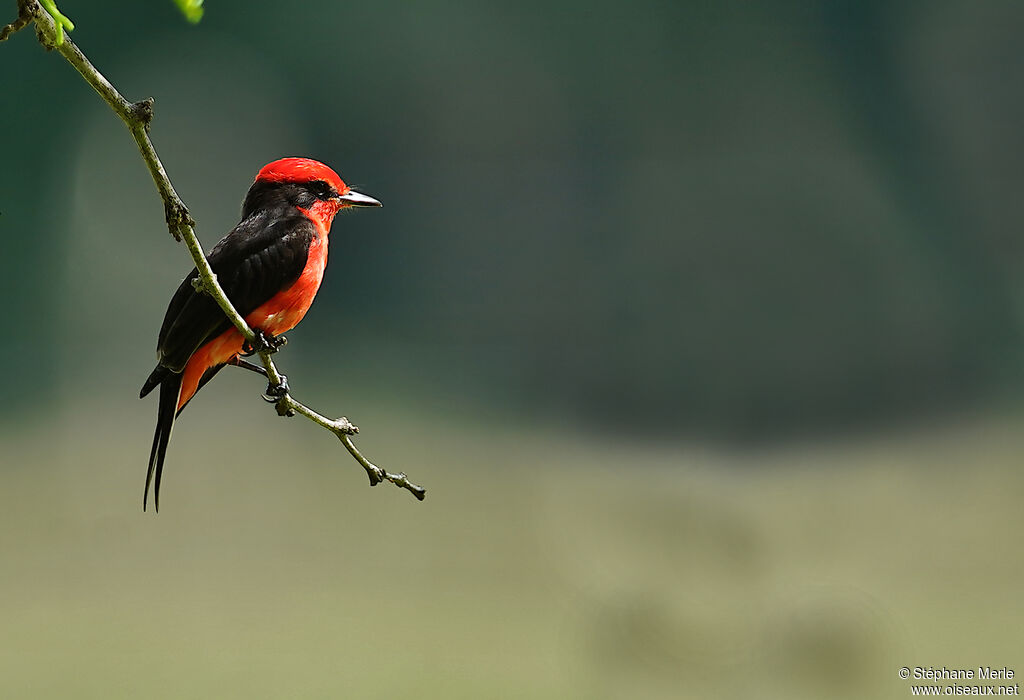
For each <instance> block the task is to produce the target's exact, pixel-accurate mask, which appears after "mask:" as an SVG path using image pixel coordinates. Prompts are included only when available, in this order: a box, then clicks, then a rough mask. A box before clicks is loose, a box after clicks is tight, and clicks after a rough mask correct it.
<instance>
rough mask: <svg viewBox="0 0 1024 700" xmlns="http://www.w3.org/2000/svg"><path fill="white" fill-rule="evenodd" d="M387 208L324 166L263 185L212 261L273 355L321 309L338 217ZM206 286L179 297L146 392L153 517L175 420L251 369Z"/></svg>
mask: <svg viewBox="0 0 1024 700" xmlns="http://www.w3.org/2000/svg"><path fill="white" fill-rule="evenodd" d="M379 206H380V202H378V201H377V200H376V199H374V198H373V197H368V196H366V195H365V194H360V193H358V192H355V191H353V190H352V189H350V188H349V186H348V185H346V184H345V183H344V182H343V181H342V179H341V178H340V177H338V174H337V173H335V172H334V171H333V170H331V169H330V168H329V167H327V166H326V165H324V164H323V163H319V162H317V161H315V160H310V159H309V158H282V159H281V160H275V161H274V162H273V163H270V164H268V165H266V166H264V167H263V169H261V170H260V171H259V173H258V174H257V175H256V180H255V181H254V182H253V184H252V187H250V188H249V192H248V194H246V196H245V201H244V202H243V204H242V220H241V222H239V224H238V225H237V226H235V228H234V229H232V231H231V232H230V233H229V234H228V235H226V236H224V238H222V239H221V240H220V242H219V243H217V245H215V246H214V247H213V250H211V251H210V254H209V255H208V256H207V258H208V260H209V261H210V266H211V267H212V268H213V271H214V273H215V274H216V275H217V279H218V281H219V282H220V284H221V287H223V289H224V292H225V294H227V296H228V299H230V300H231V303H232V304H233V305H234V307H235V309H236V310H237V311H238V313H239V314H240V315H241V316H242V317H243V318H244V319H245V320H246V322H247V323H248V324H249V326H250V327H251V328H252V329H253V330H254V331H257V337H258V338H259V339H260V340H261V341H262V342H267V343H270V344H271V345H273V344H275V343H277V342H279V340H278V336H280V335H281V334H282V333H284V332H286V331H289V330H291V329H292V328H294V327H295V324H297V323H298V322H299V321H301V320H302V318H303V316H305V315H306V311H308V310H309V306H310V304H312V303H313V298H314V297H315V296H316V293H317V290H318V289H319V288H320V281H321V280H322V279H323V276H324V268H325V267H326V265H327V235H328V233H329V231H330V229H331V222H332V221H333V220H334V215H335V214H337V213H338V212H339V211H341V210H342V209H345V208H347V207H379ZM197 277H198V272H197V271H196V269H195V268H193V269H192V272H190V273H189V275H188V276H187V277H186V278H185V279H184V280H183V281H182V283H181V285H179V287H178V290H177V291H176V292H175V293H174V296H172V297H171V302H170V304H168V306H167V313H166V314H165V315H164V322H163V325H162V326H160V336H159V338H158V340H157V365H156V369H154V370H153V372H152V374H150V375H149V378H148V379H147V380H146V383H145V384H143V386H142V391H141V392H139V397H140V398H142V397H144V396H146V395H147V394H148V393H149V392H151V391H152V390H153V389H154V388H155V387H156V386H158V385H159V386H160V402H159V407H158V409H157V419H156V433H155V434H154V435H153V448H152V450H151V451H150V454H149V469H148V471H147V472H146V488H145V491H144V492H143V496H142V509H143V510H145V509H146V501H147V499H148V497H149V485H150V481H151V480H152V479H153V475H154V473H155V474H156V483H155V486H154V491H153V496H154V503H155V505H156V508H157V510H159V509H160V477H161V474H162V473H163V468H164V456H165V454H166V453H167V443H168V441H169V440H170V439H171V428H172V427H173V426H174V419H175V418H176V417H177V416H178V414H180V413H181V411H182V409H184V408H185V406H186V404H188V402H189V401H190V400H191V399H192V397H193V396H195V394H196V392H197V391H199V390H200V389H201V388H202V387H203V386H204V385H205V384H206V383H207V382H209V381H210V380H211V379H213V377H214V375H215V374H217V372H218V371H220V369H221V368H222V367H224V366H225V365H227V364H236V365H246V364H247V363H244V362H243V361H242V360H240V359H239V355H240V354H242V353H243V349H244V348H243V346H244V340H245V339H244V337H243V336H242V334H241V333H239V332H238V329H237V328H235V327H234V326H233V325H232V324H231V322H230V321H228V319H227V317H226V316H225V315H224V312H223V311H222V310H221V309H220V307H219V306H217V303H216V302H215V301H214V300H213V297H211V296H210V295H208V294H206V293H204V292H200V291H197V290H196V288H195V286H194V285H193V281H194V280H195V279H196V278H197ZM249 368H250V369H255V367H254V366H252V365H249ZM257 371H259V370H257Z"/></svg>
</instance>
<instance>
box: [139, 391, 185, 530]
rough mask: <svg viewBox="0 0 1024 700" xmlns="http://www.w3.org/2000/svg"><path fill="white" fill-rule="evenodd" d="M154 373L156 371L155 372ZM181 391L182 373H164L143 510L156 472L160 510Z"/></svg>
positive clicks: (155, 490) (156, 502)
mask: <svg viewBox="0 0 1024 700" xmlns="http://www.w3.org/2000/svg"><path fill="white" fill-rule="evenodd" d="M154 374H156V373H155V372H154ZM147 384H148V382H147ZM151 388H152V387H151ZM143 391H145V389H143ZM180 392H181V375H180V374H177V373H175V372H166V374H163V376H162V377H161V379H160V405H159V408H158V409H157V414H156V432H155V433H154V434H153V448H152V449H151V450H150V452H149V470H148V471H147V472H146V490H145V491H144V492H143V493H142V510H146V501H147V500H148V499H149V484H150V482H151V481H153V474H154V473H155V474H156V483H155V484H154V488H153V505H154V506H155V507H156V510H157V511H158V512H159V510H160V477H161V476H162V475H163V472H164V456H165V455H166V454H167V443H168V442H170V440H171V429H172V428H174V417H175V414H176V412H177V411H176V409H177V406H178V394H179V393H180Z"/></svg>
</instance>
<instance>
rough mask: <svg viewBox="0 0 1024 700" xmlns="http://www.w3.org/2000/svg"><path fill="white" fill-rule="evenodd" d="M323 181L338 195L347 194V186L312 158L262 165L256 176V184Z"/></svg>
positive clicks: (285, 159)
mask: <svg viewBox="0 0 1024 700" xmlns="http://www.w3.org/2000/svg"><path fill="white" fill-rule="evenodd" d="M317 180H323V181H325V182H327V183H328V184H330V185H331V186H332V187H334V189H335V190H337V192H338V194H345V193H346V192H348V189H349V188H348V185H346V184H345V182H344V181H343V180H342V179H341V177H339V176H338V173H336V172H334V171H333V170H331V169H330V168H328V167H327V166H326V165H324V164H323V163H321V162H320V161H317V160H313V159H312V158H281V159H280V160H275V161H274V162H273V163H267V164H266V165H264V166H263V167H262V168H261V169H260V171H259V173H257V175H256V182H295V183H302V182H315V181H317Z"/></svg>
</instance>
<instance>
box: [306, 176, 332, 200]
mask: <svg viewBox="0 0 1024 700" xmlns="http://www.w3.org/2000/svg"><path fill="white" fill-rule="evenodd" d="M309 189H310V190H312V191H313V194H315V195H316V196H317V199H329V198H330V197H333V196H334V190H332V189H331V186H330V185H329V184H327V183H326V182H324V181H323V180H316V181H315V182H311V183H310V185H309Z"/></svg>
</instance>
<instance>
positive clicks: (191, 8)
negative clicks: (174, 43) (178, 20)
mask: <svg viewBox="0 0 1024 700" xmlns="http://www.w3.org/2000/svg"><path fill="white" fill-rule="evenodd" d="M174 4H176V5H177V6H178V9H179V10H181V14H183V15H185V19H187V20H188V21H189V22H191V23H192V24H198V23H199V20H201V19H202V18H203V0H174Z"/></svg>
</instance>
